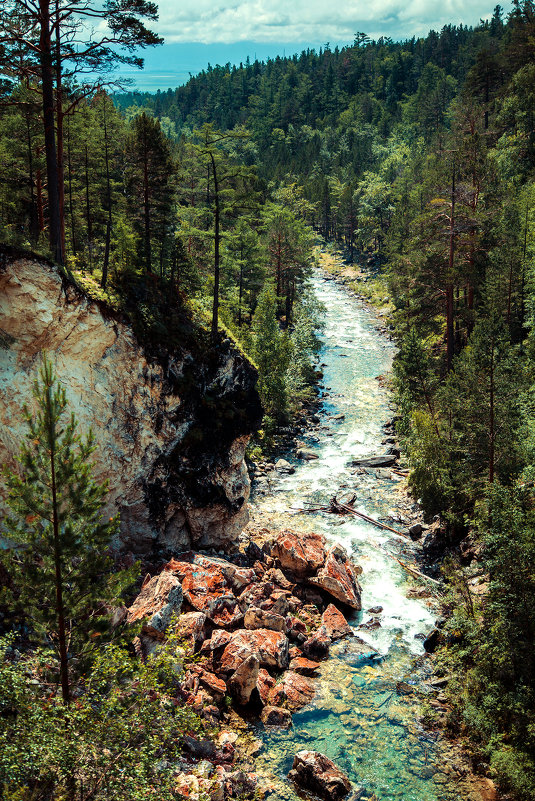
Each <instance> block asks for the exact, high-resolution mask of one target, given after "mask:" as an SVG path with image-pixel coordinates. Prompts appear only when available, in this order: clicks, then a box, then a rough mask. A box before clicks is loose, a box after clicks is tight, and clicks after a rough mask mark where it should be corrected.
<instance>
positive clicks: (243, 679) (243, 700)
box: [228, 654, 260, 704]
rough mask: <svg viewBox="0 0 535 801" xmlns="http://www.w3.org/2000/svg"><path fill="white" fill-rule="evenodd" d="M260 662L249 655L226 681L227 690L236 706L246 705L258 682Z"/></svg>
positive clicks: (252, 655) (255, 657) (254, 656)
mask: <svg viewBox="0 0 535 801" xmlns="http://www.w3.org/2000/svg"><path fill="white" fill-rule="evenodd" d="M259 668H260V662H259V661H258V657H257V656H256V654H251V655H250V656H248V657H247V659H245V660H244V661H243V662H242V663H241V665H239V667H237V668H236V670H235V671H234V673H233V674H232V676H231V677H230V679H229V681H228V688H229V691H230V693H231V694H232V696H233V697H234V698H235V699H236V701H237V702H238V704H247V703H249V700H250V698H251V693H252V692H253V690H254V689H255V687H256V685H257V682H258V671H259Z"/></svg>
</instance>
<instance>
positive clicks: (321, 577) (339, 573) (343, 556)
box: [308, 545, 362, 610]
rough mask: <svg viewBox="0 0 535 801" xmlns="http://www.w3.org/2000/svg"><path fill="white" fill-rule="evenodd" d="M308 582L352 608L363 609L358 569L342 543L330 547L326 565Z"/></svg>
mask: <svg viewBox="0 0 535 801" xmlns="http://www.w3.org/2000/svg"><path fill="white" fill-rule="evenodd" d="M308 582H309V584H312V585H314V586H315V587H319V588H320V589H322V590H323V591H324V592H327V593H328V594H329V595H332V597H333V598H335V599H336V600H337V601H340V603H342V604H345V605H346V606H349V607H351V609H356V610H360V609H362V605H361V601H360V596H361V588H360V584H359V583H358V580H357V571H356V570H355V566H354V565H353V564H352V563H351V562H350V560H349V558H348V556H347V552H346V551H345V549H344V548H342V547H341V546H340V545H333V547H332V548H330V549H329V552H328V554H327V558H326V560H325V565H324V566H323V567H322V568H320V569H319V570H318V573H317V575H316V576H314V577H312V578H309V579H308Z"/></svg>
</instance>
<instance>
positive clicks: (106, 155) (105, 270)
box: [100, 97, 112, 289]
mask: <svg viewBox="0 0 535 801" xmlns="http://www.w3.org/2000/svg"><path fill="white" fill-rule="evenodd" d="M102 108H103V115H104V160H105V164H106V206H107V212H108V214H107V219H106V242H105V245H104V263H103V265H102V279H101V282H100V283H101V286H102V288H103V289H106V284H107V283H108V265H109V263H110V239H111V221H112V220H111V182H110V153H109V144H108V127H107V123H106V97H104V100H103V106H102Z"/></svg>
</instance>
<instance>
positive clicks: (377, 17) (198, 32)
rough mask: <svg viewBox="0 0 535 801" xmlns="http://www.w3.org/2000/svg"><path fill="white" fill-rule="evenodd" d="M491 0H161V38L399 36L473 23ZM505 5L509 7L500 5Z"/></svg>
mask: <svg viewBox="0 0 535 801" xmlns="http://www.w3.org/2000/svg"><path fill="white" fill-rule="evenodd" d="M495 4H496V0H490V2H489V1H488V0H471V2H467V1H466V0H405V2H403V0H367V2H366V1H365V0H346V2H343V0H342V2H341V4H340V5H339V6H337V7H335V6H334V3H333V0H330V2H329V0H160V2H159V8H160V20H159V23H158V24H157V25H156V26H155V27H156V29H157V30H158V32H159V33H160V34H161V35H162V36H164V37H165V40H166V42H203V43H206V44H209V43H214V42H226V43H231V42H242V41H248V40H250V41H256V42H275V41H276V42H306V41H310V42H316V41H323V42H327V41H331V42H351V41H352V39H353V36H354V34H355V33H356V32H357V31H365V32H366V33H367V34H368V35H369V36H371V37H373V38H377V37H379V36H391V37H392V38H393V39H402V38H405V37H410V36H412V35H415V36H419V35H423V34H426V33H427V32H428V30H429V29H430V28H434V29H435V30H440V28H442V26H443V25H446V24H448V23H453V24H460V23H461V22H462V23H463V24H468V25H474V24H476V23H477V22H478V21H479V19H480V18H488V17H489V16H491V15H492V12H493V8H494V6H495ZM504 6H506V7H509V6H508V4H505V3H504Z"/></svg>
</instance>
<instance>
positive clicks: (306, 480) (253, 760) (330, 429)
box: [127, 276, 495, 801]
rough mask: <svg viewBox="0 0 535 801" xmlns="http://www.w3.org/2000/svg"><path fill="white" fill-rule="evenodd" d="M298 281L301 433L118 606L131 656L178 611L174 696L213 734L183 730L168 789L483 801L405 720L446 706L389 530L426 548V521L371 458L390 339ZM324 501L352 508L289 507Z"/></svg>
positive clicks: (431, 587)
mask: <svg viewBox="0 0 535 801" xmlns="http://www.w3.org/2000/svg"><path fill="white" fill-rule="evenodd" d="M314 284H315V289H316V293H317V295H318V296H319V298H320V299H321V300H323V301H324V302H325V306H326V308H327V310H328V311H327V325H326V331H325V337H324V341H325V345H324V348H323V351H322V354H321V358H322V362H323V364H322V369H323V371H324V380H323V384H324V385H323V388H322V395H321V397H320V399H319V400H320V404H319V408H318V416H317V418H316V419H313V420H312V428H309V429H308V430H306V431H303V432H301V434H300V438H299V439H297V440H296V441H294V442H293V443H292V447H291V448H290V449H289V451H288V452H287V453H286V454H285V455H284V456H285V458H284V459H283V460H282V461H281V460H277V461H276V462H273V463H269V462H266V463H263V464H260V465H258V468H257V470H256V471H255V476H254V481H253V496H252V505H251V518H252V519H251V522H250V523H249V525H248V526H247V527H246V529H245V530H244V531H243V532H242V534H241V536H240V541H239V547H238V548H237V549H236V550H235V551H234V553H229V552H227V553H226V554H222V553H220V554H214V553H211V554H207V553H200V552H191V551H190V552H187V553H184V554H181V555H179V556H177V557H176V558H174V559H172V560H170V561H169V562H168V563H167V564H166V565H165V567H164V569H163V571H162V572H161V573H159V574H157V575H155V576H154V577H150V576H149V577H148V578H147V580H146V583H145V585H144V587H143V588H142V591H141V593H140V596H139V597H138V599H136V601H135V602H134V604H133V605H132V606H131V607H130V609H129V610H128V613H127V614H128V619H129V620H131V621H143V628H142V631H141V634H140V636H139V639H138V640H137V642H136V647H137V648H138V651H139V654H140V656H145V655H146V654H148V653H149V652H150V650H151V649H152V648H154V647H157V644H158V642H159V641H160V639H161V638H162V637H163V636H164V631H165V627H166V625H168V623H169V620H170V619H171V617H172V614H173V613H174V612H177V611H179V610H180V612H181V614H180V618H179V627H180V630H181V632H182V635H183V636H184V638H185V639H187V640H188V641H189V644H190V646H191V648H192V649H193V650H194V651H195V653H196V654H197V658H196V660H195V662H193V663H189V664H188V666H187V670H186V672H185V674H184V676H183V680H182V682H181V697H182V701H183V702H184V703H187V704H189V705H191V706H192V707H193V708H195V709H197V711H198V712H199V714H200V715H201V716H202V717H203V718H204V719H205V721H206V723H207V725H210V724H213V725H214V726H218V727H219V729H218V732H219V733H218V734H217V737H216V741H215V743H212V742H210V741H209V739H208V738H207V739H206V740H205V741H203V740H194V739H193V738H189V740H188V741H187V742H186V746H187V749H189V751H188V756H187V760H186V762H185V764H184V765H183V766H182V767H181V769H180V774H179V778H178V779H177V781H179V782H182V786H183V788H184V794H185V795H190V796H192V795H194V796H195V797H196V798H199V797H200V795H201V794H202V793H203V792H205V793H206V794H207V795H209V796H210V797H212V798H213V799H214V801H221V799H223V798H224V797H233V796H237V795H248V794H249V795H250V794H252V793H254V792H258V791H262V792H264V793H267V794H268V795H270V796H271V797H272V798H274V799H281V800H282V799H288V801H294V800H295V799H296V798H297V795H296V788H295V786H294V784H293V783H292V782H293V781H296V782H297V783H298V785H299V787H300V788H302V789H303V790H306V791H308V792H312V793H313V794H316V795H320V796H323V797H329V798H331V797H334V795H335V794H336V793H337V792H341V790H340V788H342V790H343V789H344V787H345V786H346V785H345V781H347V782H350V785H351V793H352V794H353V797H354V799H357V798H359V799H362V801H364V799H369V801H371V800H372V799H374V800H376V801H392V800H393V799H400V800H401V799H403V801H449V799H451V800H452V801H453V799H459V798H460V799H463V801H492V799H493V798H495V791H494V788H493V786H492V783H491V782H490V781H489V780H487V779H484V778H483V779H481V778H477V777H475V776H474V775H473V774H472V772H471V770H470V765H469V764H468V762H467V761H466V759H465V758H464V755H463V754H462V753H461V751H460V749H459V748H458V747H457V746H455V747H453V746H452V745H450V744H449V743H446V741H444V740H442V737H441V734H440V732H439V731H438V730H429V729H427V728H426V727H425V726H424V725H423V724H422V721H421V711H422V700H423V701H425V703H426V704H427V705H428V707H430V708H431V709H433V710H434V712H435V714H437V715H439V716H440V715H442V714H445V713H446V711H447V710H446V707H445V706H444V699H443V697H442V695H441V692H442V690H441V688H442V687H443V685H444V681H447V677H445V679H440V678H438V679H437V677H436V676H435V675H434V672H433V665H432V660H431V659H430V658H429V656H428V655H427V653H426V650H425V648H424V641H425V638H426V636H427V635H428V634H429V632H430V631H431V630H432V629H433V627H434V626H435V621H436V618H437V616H438V615H439V601H438V598H437V597H436V594H437V589H436V584H434V583H433V581H427V580H426V579H425V578H423V577H421V576H418V575H417V571H418V569H419V565H418V563H417V561H416V560H417V555H418V553H420V552H421V545H420V543H419V542H414V541H413V539H412V538H411V536H405V535H407V534H408V533H409V532H408V529H409V528H411V527H412V529H413V531H412V534H413V535H414V539H418V537H419V536H420V535H423V538H424V541H427V542H432V540H433V537H434V536H436V532H437V528H438V523H437V524H434V525H433V526H432V527H431V528H430V529H428V530H426V531H420V530H419V526H421V522H420V516H419V509H418V507H417V505H416V504H414V502H413V501H412V500H410V499H409V498H408V497H407V495H406V491H405V481H404V476H403V475H402V473H403V471H402V470H401V471H400V470H399V469H398V467H399V465H398V464H397V462H396V461H395V459H394V460H392V459H390V461H388V463H386V464H385V463H384V457H392V456H394V457H396V453H395V452H390V453H389V450H390V451H392V449H395V447H396V443H395V441H392V440H394V430H393V428H392V426H391V424H390V423H389V419H390V418H391V416H392V409H391V408H390V405H389V403H390V400H389V396H388V392H387V390H386V389H385V387H384V383H383V382H382V381H381V380H378V379H379V377H380V376H382V375H383V374H384V373H385V372H387V371H388V369H389V367H390V363H391V359H392V355H393V346H392V343H390V342H389V341H388V340H387V339H385V338H384V337H383V336H382V335H381V333H380V331H378V330H377V325H378V324H377V320H376V318H375V317H374V315H373V313H372V312H371V311H370V310H369V309H367V308H366V307H365V306H364V305H363V304H362V303H360V302H358V301H357V300H355V299H353V298H352V297H351V296H350V295H349V294H348V293H347V291H346V290H345V289H344V288H341V287H339V286H338V285H337V284H336V282H334V281H332V280H329V279H327V278H323V277H320V276H318V277H317V278H316V279H315V281H314ZM376 456H381V457H382V459H381V460H380V461H381V464H379V463H376V462H370V461H369V457H376ZM363 460H368V461H365V462H364V463H363ZM392 462H393V463H392ZM355 463H356V464H355ZM333 495H336V496H337V497H338V498H339V499H342V498H345V499H346V500H349V499H352V503H353V505H354V509H355V510H356V511H357V512H358V513H359V515H364V516H365V517H364V518H363V517H360V516H355V515H353V514H346V515H333V514H330V513H328V512H315V513H313V514H306V513H303V512H302V510H303V509H305V508H311V507H312V508H315V509H318V508H322V507H326V506H328V505H329V500H330V498H331V497H332V496H333ZM300 510H301V511H300ZM365 518H372V519H374V520H376V521H379V522H382V523H383V524H385V525H386V526H387V527H388V528H384V527H383V528H378V527H377V526H375V525H373V524H371V523H370V522H369V520H366V519H365ZM392 529H393V530H392ZM396 530H397V531H399V533H396ZM229 704H230V705H229ZM296 755H297V756H296ZM338 771H341V772H342V776H343V777H344V778H343V779H341V778H340V776H339V775H338ZM288 774H290V778H288ZM187 788H193V791H191V790H188V792H186V789H187ZM329 788H330V789H329Z"/></svg>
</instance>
